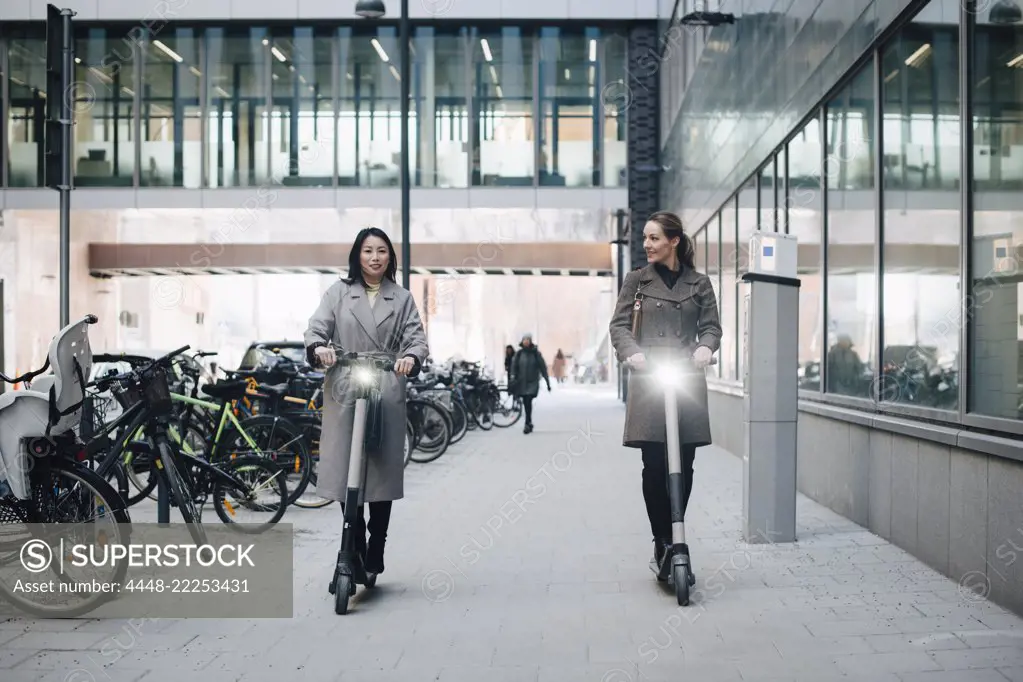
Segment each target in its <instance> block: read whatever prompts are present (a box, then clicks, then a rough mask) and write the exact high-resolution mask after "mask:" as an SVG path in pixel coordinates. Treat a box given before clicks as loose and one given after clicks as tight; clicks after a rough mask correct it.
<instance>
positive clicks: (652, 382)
mask: <svg viewBox="0 0 1023 682" xmlns="http://www.w3.org/2000/svg"><path fill="white" fill-rule="evenodd" d="M643 248H644V250H645V251H646V254H647V260H648V261H649V262H648V264H647V266H646V267H644V268H641V269H639V270H634V271H632V272H630V273H628V274H627V275H626V276H625V281H624V282H623V283H622V290H621V293H620V294H619V296H618V302H617V304H616V306H615V311H614V315H613V316H612V318H611V324H610V330H609V331H610V337H611V343H612V345H613V346H614V349H615V352H616V353H617V355H618V358H619V359H620V360H621V361H622V362H627V363H628V364H629V365H630V366H632V367H634V368H635V369H637V370H641V371H642V370H648V369H650V367H648V365H649V364H650V363H651V362H653V363H656V362H657V361H658V360H665V361H668V362H670V361H672V360H683V361H686V362H690V363H691V365H692V367H694V368H695V369H696V370H702V368H704V367H706V366H708V365H709V364H711V362H712V361H713V354H714V352H715V351H717V349H718V347H719V346H720V343H721V323H720V321H719V318H718V308H717V299H716V297H715V295H714V289H713V288H712V287H711V282H710V278H708V277H707V276H706V275H704V274H702V273H699V272H697V271H696V268H695V266H694V264H693V256H694V249H693V245H692V242H690V240H689V238H688V236H687V235H686V234H685V231H684V229H683V226H682V220H681V219H680V218H679V217H678V216H677V215H675V214H673V213H667V212H659V213H655V214H653V215H652V216H650V218H649V220H648V221H647V223H646V225H645V226H644V228H643ZM648 356H649V357H648ZM681 383H682V385H680V386H679V387H678V388H679V390H678V401H677V402H678V411H679V434H680V439H679V442H680V444H681V446H682V448H681V449H682V473H683V480H684V490H683V502H682V515H683V518H684V516H685V509H686V507H687V506H688V503H689V495H690V493H691V492H692V488H693V461H694V459H695V457H696V448H697V447H700V446H704V445H710V443H711V437H710V419H709V416H708V414H707V382H706V378H705V376H704V374H703V372H702V371H699V372H697V373H696V374H690V375H687V376H686V377H685V378H684V379H683V380H682V381H681ZM664 422H665V417H664V389H663V388H662V387H661V386H660V385H659V384H658V383H657V380H656V377H655V376H653V375H651V374H649V373H646V372H644V373H642V374H638V373H633V374H631V375H630V377H629V385H628V398H627V402H626V414H625V433H624V436H623V439H622V444H623V445H624V446H625V447H629V448H639V449H640V450H641V451H642V453H643V498H644V500H645V502H646V509H647V516H648V517H649V520H650V530H651V532H652V533H653V538H654V561H655V563H656V564H658V565H660V564H661V560H662V558H663V557H664V554H665V551H666V548H667V547H668V546H670V545H671V535H672V534H671V528H672V518H671V503H670V500H669V493H668V478H667V470H668V469H667V455H668V453H667V451H666V446H665V439H666V429H665V423H664ZM684 552H685V553H686V554H687V555H688V552H689V550H688V547H685V548H684Z"/></svg>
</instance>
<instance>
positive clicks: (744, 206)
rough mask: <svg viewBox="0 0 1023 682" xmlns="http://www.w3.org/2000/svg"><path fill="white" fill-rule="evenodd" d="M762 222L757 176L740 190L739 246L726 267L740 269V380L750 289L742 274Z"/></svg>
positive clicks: (738, 295)
mask: <svg viewBox="0 0 1023 682" xmlns="http://www.w3.org/2000/svg"><path fill="white" fill-rule="evenodd" d="M759 226H760V223H759V219H758V217H757V182H756V178H755V177H753V178H750V179H749V181H748V182H747V183H746V186H745V187H743V188H742V190H740V191H739V241H738V244H737V248H735V249H734V250H733V251H732V253H731V257H730V258H729V263H728V265H727V266H726V267H731V266H732V264H734V265H735V267H736V268H737V270H738V273H737V275H736V279H735V282H736V283H735V285H733V288H734V289H735V290H736V302H737V305H738V309H739V319H738V322H737V325H736V330H737V333H736V343H738V345H739V359H738V364H737V365H736V377H737V378H738V379H739V381H742V378H743V377H742V374H743V371H744V367H745V361H744V358H743V354H744V353H745V348H744V346H743V336H744V335H745V334H746V303H747V301H746V298H745V296H746V294H748V293H749V292H748V290H747V288H746V285H745V284H743V282H742V276H743V275H744V274H746V273H747V272H749V241H750V238H751V237H752V236H753V233H754V232H756V231H757V229H758V228H759Z"/></svg>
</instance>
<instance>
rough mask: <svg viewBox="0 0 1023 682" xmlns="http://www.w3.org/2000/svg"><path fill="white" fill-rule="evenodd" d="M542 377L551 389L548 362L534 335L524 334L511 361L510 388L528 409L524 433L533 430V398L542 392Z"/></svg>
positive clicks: (548, 389) (526, 409) (548, 388)
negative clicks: (534, 341) (536, 343)
mask: <svg viewBox="0 0 1023 682" xmlns="http://www.w3.org/2000/svg"><path fill="white" fill-rule="evenodd" d="M540 377H543V380H544V381H545V382H546V383H547V391H548V392H550V390H551V379H550V376H549V375H548V374H547V362H546V361H545V360H544V359H543V355H542V354H541V353H540V349H539V348H537V347H536V345H534V344H533V335H532V334H524V335H523V336H522V342H521V343H520V344H519V350H518V351H516V352H515V356H514V357H513V358H512V361H511V379H510V380H509V382H508V386H509V390H510V391H514V394H515V395H517V396H519V397H520V398H522V407H523V408H524V409H525V411H526V426H525V428H524V429H523V430H522V432H523V433H532V431H533V398H535V397H536V396H537V395H539V393H540Z"/></svg>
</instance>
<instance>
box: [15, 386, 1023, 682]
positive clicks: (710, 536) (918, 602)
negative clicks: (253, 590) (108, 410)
mask: <svg viewBox="0 0 1023 682" xmlns="http://www.w3.org/2000/svg"><path fill="white" fill-rule="evenodd" d="M623 415H624V410H623V408H622V407H621V405H620V404H619V403H618V402H617V401H616V399H615V397H614V394H613V393H609V392H607V391H606V390H594V389H592V388H590V389H581V388H575V387H569V388H564V389H558V388H557V387H556V389H555V392H554V393H553V394H543V395H541V396H540V398H539V400H538V401H537V413H536V416H535V421H536V424H537V430H536V431H535V432H534V433H533V434H531V435H529V436H525V435H523V434H522V432H521V430H520V428H517V427H516V428H513V429H510V430H496V429H495V430H494V431H492V432H491V433H483V434H476V433H473V434H469V436H468V437H467V438H466V439H465V441H463V443H462V444H459V446H458V447H457V448H452V450H451V451H450V452H449V453H448V454H446V455H445V456H444V457H442V458H441V459H440V460H438V461H436V462H434V463H431V464H427V465H412V466H411V467H410V468H409V469H408V470H407V484H406V496H407V497H406V500H404V501H403V502H401V503H398V504H397V505H396V506H395V508H394V514H393V518H392V523H391V528H392V530H391V537H390V540H389V544H388V555H387V572H386V573H385V574H384V575H383V576H381V582H380V585H379V587H378V589H376V590H375V591H372V592H369V593H365V594H363V593H361V592H360V594H359V595H358V596H356V597H355V598H354V599H353V607H352V608H353V611H352V613H351V614H349V615H348V616H344V617H341V616H336V615H334V613H333V604H332V600H331V598H330V597H329V595H328V594H327V592H326V587H325V584H326V580H327V579H328V577H329V571H330V569H331V566H332V563H333V560H334V555H335V552H336V543H337V541H338V524H339V521H340V509H339V507H337V506H332V507H328V508H326V509H321V510H301V509H293V510H289V512H288V515H287V516H286V517H285V520H286V521H290V522H292V523H294V524H295V526H296V527H297V528H298V529H299V534H298V536H297V540H296V550H295V551H296V559H295V582H294V587H295V613H294V618H292V619H282V620H229V621H228V620H219V621H217V620H159V621H156V622H152V623H146V624H144V625H143V626H141V627H140V628H139V632H137V633H136V632H134V631H133V630H132V628H131V626H130V625H129V624H127V623H126V622H124V621H97V620H74V621H9V622H6V623H0V680H2V681H3V682H28V681H33V682H34V681H37V680H40V681H41V680H46V681H49V680H54V681H57V682H62V681H63V682H91V681H93V680H96V681H99V682H107V681H109V682H136V681H138V680H143V681H145V682H170V681H172V680H173V681H174V682H178V681H180V680H184V679H196V680H216V681H217V682H231V681H232V680H245V681H246V682H263V681H264V680H266V681H267V682H270V681H273V682H281V681H282V680H309V681H315V682H333V681H336V680H340V681H341V682H392V681H393V682H397V681H399V680H400V681H402V682H404V681H415V682H418V681H427V680H438V681H440V682H460V681H465V682H478V681H479V680H488V681H489V682H506V681H507V682H658V681H662V680H663V681H667V680H679V679H693V680H708V681H713V682H733V681H753V680H756V681H761V680H764V681H766V680H774V681H782V680H806V681H813V682H822V681H823V682H826V681H830V680H846V681H862V682H896V681H898V682H946V681H947V682H953V681H954V682H961V681H966V682H969V681H973V682H1005V680H1016V681H1023V619H1020V618H1018V617H1016V616H1014V615H1011V614H1009V613H1008V612H1006V611H1004V610H1003V609H1000V608H998V607H996V606H994V605H992V604H989V603H987V602H985V601H976V600H974V599H968V598H966V597H964V596H963V594H962V593H961V592H960V590H959V589H958V586H957V585H956V584H955V583H954V582H952V581H950V580H948V579H946V578H944V577H942V576H941V575H940V574H938V573H936V572H934V571H932V570H930V569H929V568H927V567H926V566H924V565H923V564H921V563H920V562H918V561H916V560H914V559H913V558H912V557H910V556H909V555H908V554H906V553H905V552H902V551H901V550H899V549H897V548H895V547H893V546H892V545H890V544H888V543H887V542H885V541H884V540H882V539H880V538H878V537H876V536H874V535H872V534H871V533H869V532H868V531H865V530H863V529H862V528H860V527H859V526H856V525H855V524H853V523H851V522H849V521H847V520H845V519H843V518H842V517H839V516H837V515H835V514H833V513H831V512H829V511H828V510H826V509H824V508H822V507H820V506H819V505H817V504H814V503H813V502H810V501H809V500H807V499H805V498H802V497H801V498H800V501H799V526H800V528H799V542H798V544H796V545H787V546H749V547H747V546H746V545H745V544H743V543H742V542H741V540H740V536H739V531H738V529H739V512H740V511H741V505H742V499H741V492H742V489H741V485H742V483H741V481H742V469H741V463H740V461H739V460H738V459H737V458H735V457H733V456H731V455H729V454H727V453H724V452H722V451H720V450H716V449H714V448H704V449H702V450H700V451H699V453H698V456H697V462H696V476H697V477H698V479H697V481H696V489H695V491H694V493H693V499H692V501H691V503H690V520H689V524H688V530H689V534H690V542H691V545H692V548H693V553H694V562H695V566H696V570H697V575H698V577H699V580H700V582H699V585H698V587H699V588H700V589H699V590H698V591H697V593H696V595H695V602H694V604H693V605H691V606H689V607H688V608H679V607H677V605H676V604H675V599H674V595H673V594H671V593H669V592H668V591H667V590H665V589H663V588H662V587H661V586H660V585H659V584H658V583H656V581H655V580H654V577H653V575H652V574H651V573H650V571H649V569H648V568H647V559H648V555H649V553H650V551H651V542H650V539H649V537H648V534H649V531H648V525H647V521H646V516H645V511H644V507H643V502H642V497H641V492H640V478H639V476H640V461H639V455H638V453H637V452H635V451H631V450H625V449H623V448H621V447H620V442H621V432H622V420H623ZM132 512H133V516H134V517H138V518H140V519H142V520H149V519H151V518H152V508H151V507H150V508H149V509H148V510H145V509H144V510H140V511H139V512H138V513H136V512H135V510H134V509H133V510H132Z"/></svg>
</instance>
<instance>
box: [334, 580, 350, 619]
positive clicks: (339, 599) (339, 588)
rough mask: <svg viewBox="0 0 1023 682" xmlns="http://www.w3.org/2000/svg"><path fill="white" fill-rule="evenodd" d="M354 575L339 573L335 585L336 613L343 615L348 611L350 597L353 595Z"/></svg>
mask: <svg viewBox="0 0 1023 682" xmlns="http://www.w3.org/2000/svg"><path fill="white" fill-rule="evenodd" d="M353 587H355V585H353V584H352V576H350V575H339V576H338V577H337V584H336V585H335V586H334V613H336V614H337V615H339V616H343V615H345V614H346V613H348V598H349V597H350V596H351V588H353Z"/></svg>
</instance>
